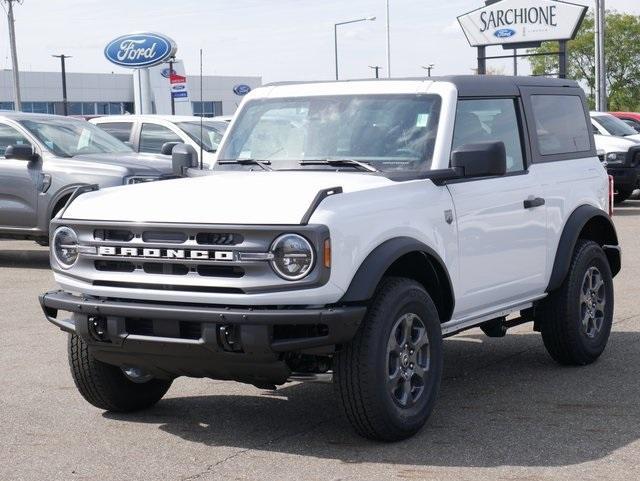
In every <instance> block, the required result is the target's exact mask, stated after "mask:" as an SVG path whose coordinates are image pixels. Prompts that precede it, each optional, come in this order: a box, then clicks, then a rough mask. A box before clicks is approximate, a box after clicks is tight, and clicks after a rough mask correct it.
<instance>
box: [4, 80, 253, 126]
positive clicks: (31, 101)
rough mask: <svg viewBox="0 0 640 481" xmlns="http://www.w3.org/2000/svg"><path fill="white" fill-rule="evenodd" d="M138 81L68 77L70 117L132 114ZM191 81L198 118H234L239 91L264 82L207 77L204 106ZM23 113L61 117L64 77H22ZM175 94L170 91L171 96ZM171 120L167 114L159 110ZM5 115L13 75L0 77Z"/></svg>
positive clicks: (158, 110)
mask: <svg viewBox="0 0 640 481" xmlns="http://www.w3.org/2000/svg"><path fill="white" fill-rule="evenodd" d="M134 75H135V72H131V73H75V72H67V98H68V102H69V104H68V105H69V114H70V115H108V114H121V113H126V112H129V113H133V112H134V104H135V93H134ZM188 78H189V81H190V85H189V87H190V98H189V101H190V107H191V109H192V111H193V113H194V114H196V115H199V114H201V113H202V114H204V115H205V116H214V115H232V114H233V113H234V112H235V110H236V108H237V106H238V105H239V104H240V101H241V100H242V97H241V96H240V95H238V94H237V93H236V92H237V88H236V87H237V86H238V85H243V86H244V85H246V86H248V87H250V88H252V89H253V88H256V87H258V86H260V85H261V83H262V78H261V77H233V76H208V75H207V76H203V77H202V102H201V101H200V77H199V76H197V75H195V76H192V77H188ZM20 90H21V98H22V110H23V111H25V112H38V113H51V114H62V113H63V112H64V110H63V103H62V76H61V74H60V72H20ZM169 95H170V93H169V92H168V90H167V96H169ZM152 108H153V111H154V112H155V113H159V114H168V113H170V112H167V111H164V110H166V109H165V108H156V105H155V102H154V103H153V105H152ZM0 109H4V110H12V109H13V81H12V77H11V70H2V71H0Z"/></svg>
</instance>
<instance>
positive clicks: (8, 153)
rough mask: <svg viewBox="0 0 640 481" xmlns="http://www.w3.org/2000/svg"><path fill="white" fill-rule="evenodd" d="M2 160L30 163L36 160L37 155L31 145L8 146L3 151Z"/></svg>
mask: <svg viewBox="0 0 640 481" xmlns="http://www.w3.org/2000/svg"><path fill="white" fill-rule="evenodd" d="M4 158H5V159H16V160H26V161H27V162H31V161H32V160H36V159H37V158H38V155H37V154H36V151H35V150H34V149H33V146H32V145H23V144H21V145H9V146H8V147H7V149H6V150H5V151H4Z"/></svg>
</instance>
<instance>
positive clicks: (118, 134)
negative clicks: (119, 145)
mask: <svg viewBox="0 0 640 481" xmlns="http://www.w3.org/2000/svg"><path fill="white" fill-rule="evenodd" d="M96 125H97V126H98V127H100V128H101V129H102V130H104V131H106V132H108V133H110V134H111V135H113V136H114V137H115V138H116V139H118V140H120V141H122V142H129V138H130V137H131V127H133V123H132V122H100V123H99V124H96Z"/></svg>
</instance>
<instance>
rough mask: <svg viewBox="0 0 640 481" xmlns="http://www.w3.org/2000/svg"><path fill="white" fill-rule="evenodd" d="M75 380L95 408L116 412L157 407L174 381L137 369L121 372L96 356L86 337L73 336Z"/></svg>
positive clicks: (71, 355) (70, 346) (71, 360)
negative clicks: (90, 349) (85, 340)
mask: <svg viewBox="0 0 640 481" xmlns="http://www.w3.org/2000/svg"><path fill="white" fill-rule="evenodd" d="M68 352H69V366H70V367H71V374H72V376H73V380H74V382H75V384H76V387H77V388H78V391H80V394H82V397H84V398H85V399H86V400H87V401H88V402H89V403H91V404H93V405H94V406H95V407H97V408H100V409H104V410H106V411H113V412H131V411H138V410H140V409H145V408H148V407H151V406H153V405H154V404H156V403H157V402H158V401H159V400H160V399H162V396H164V395H165V394H166V392H167V391H168V390H169V387H171V382H172V381H165V380H160V379H153V378H152V377H150V376H148V375H145V374H144V373H142V372H140V371H139V370H137V369H135V368H130V367H129V368H125V369H121V368H119V367H117V366H112V365H111V364H105V363H103V362H100V361H98V360H97V359H96V358H94V357H93V355H92V354H91V352H90V351H89V349H88V346H87V344H86V343H85V342H84V341H83V340H82V338H80V337H78V336H76V335H75V334H72V335H70V336H69V343H68Z"/></svg>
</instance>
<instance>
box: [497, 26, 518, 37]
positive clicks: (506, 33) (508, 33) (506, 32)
mask: <svg viewBox="0 0 640 481" xmlns="http://www.w3.org/2000/svg"><path fill="white" fill-rule="evenodd" d="M515 34H516V31H515V30H512V29H510V28H501V29H500V30H496V32H495V33H494V35H495V36H496V37H498V38H509V37H513V36H514V35H515Z"/></svg>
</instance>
